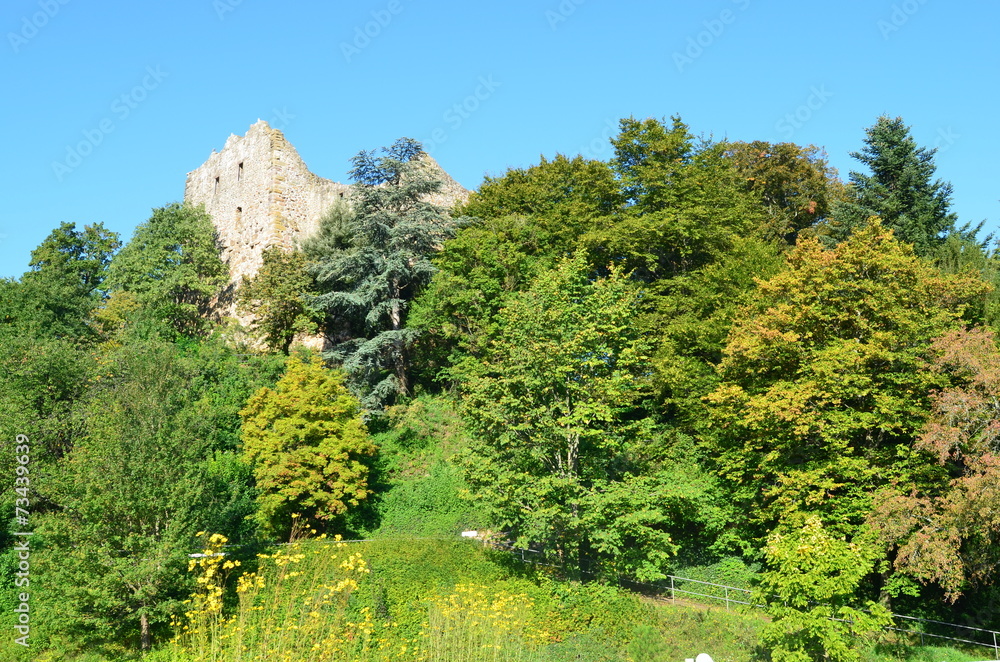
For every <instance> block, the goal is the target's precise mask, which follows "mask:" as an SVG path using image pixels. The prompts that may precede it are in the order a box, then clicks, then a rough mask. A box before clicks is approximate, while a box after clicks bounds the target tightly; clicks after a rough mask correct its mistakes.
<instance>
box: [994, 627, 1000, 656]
mask: <svg viewBox="0 0 1000 662" xmlns="http://www.w3.org/2000/svg"><path fill="white" fill-rule="evenodd" d="M993 657H995V658H996V659H998V660H1000V651H998V650H997V633H996V632H994V633H993Z"/></svg>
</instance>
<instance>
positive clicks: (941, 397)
mask: <svg viewBox="0 0 1000 662" xmlns="http://www.w3.org/2000/svg"><path fill="white" fill-rule="evenodd" d="M932 357H933V358H932V360H933V362H934V367H935V369H936V370H938V371H940V372H942V373H945V374H947V375H949V376H950V377H951V384H950V385H949V386H948V387H946V388H944V389H942V390H940V391H938V392H937V393H936V394H935V395H934V397H933V400H932V409H931V418H930V419H929V420H928V422H927V424H926V426H925V427H924V428H923V430H922V432H921V434H920V436H919V437H918V438H917V440H916V442H915V447H916V448H918V449H920V450H923V451H926V452H927V453H928V454H930V455H931V456H932V457H933V458H934V459H935V460H936V461H937V463H938V465H939V466H940V467H942V468H944V469H947V476H948V477H950V480H948V481H945V480H941V481H940V482H939V483H938V484H935V485H928V486H920V485H907V484H905V483H899V484H893V485H891V486H887V487H886V488H885V489H884V490H882V491H881V493H880V494H879V495H878V498H877V499H876V504H875V509H874V511H873V513H872V517H871V523H872V526H873V527H874V528H875V529H876V530H878V531H879V532H880V534H881V537H882V539H883V541H884V542H886V543H888V544H889V545H894V546H898V550H897V552H896V558H895V567H896V568H897V569H898V570H900V571H902V572H904V573H907V574H910V575H912V576H915V577H916V578H918V579H920V580H922V581H924V582H936V583H938V584H940V585H941V586H942V587H943V588H944V589H945V591H946V595H947V596H948V598H949V599H950V600H951V601H955V600H956V599H957V598H958V597H959V596H961V594H962V592H963V591H964V590H966V589H967V587H969V586H970V585H972V584H973V583H975V582H985V581H988V580H990V579H992V578H993V577H994V576H995V568H996V566H997V562H998V561H1000V558H998V555H997V551H996V550H997V545H998V542H1000V517H998V513H1000V489H998V486H1000V423H998V420H1000V411H998V404H997V403H998V400H997V397H998V395H1000V352H998V351H997V347H996V338H995V336H994V335H993V333H992V332H989V331H986V330H983V329H971V330H965V329H954V330H951V331H949V332H947V333H945V334H944V335H943V336H941V337H940V338H938V339H937V340H936V341H935V342H934V345H933V355H932Z"/></svg>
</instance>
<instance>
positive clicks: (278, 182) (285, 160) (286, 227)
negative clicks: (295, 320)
mask: <svg viewBox="0 0 1000 662" xmlns="http://www.w3.org/2000/svg"><path fill="white" fill-rule="evenodd" d="M426 163H427V167H429V168H433V169H435V170H437V171H438V175H439V177H440V178H441V179H442V181H443V182H444V186H443V187H442V190H441V191H440V192H439V193H438V194H435V195H433V196H430V197H429V200H430V201H431V202H433V203H435V204H438V205H442V206H444V207H451V206H453V205H454V204H455V203H456V202H457V201H460V200H461V201H465V200H467V199H468V196H469V192H468V191H467V190H465V189H464V188H462V186H461V185H460V184H458V182H456V181H455V180H454V179H452V178H451V177H450V176H449V175H448V173H446V172H444V170H443V169H441V167H440V166H439V165H438V164H437V163H436V162H435V161H434V160H433V159H432V158H430V157H429V156H427V157H426ZM349 194H350V186H348V185H346V184H339V183H337V182H333V181H330V180H329V179H323V178H322V177H318V176H316V175H314V174H313V173H312V172H310V171H309V169H308V168H307V167H306V164H305V163H304V162H303V161H302V158H301V157H300V156H299V153H298V152H297V151H296V150H295V148H294V147H293V146H292V145H291V143H289V142H288V140H287V139H286V138H285V136H284V135H283V134H282V133H281V131H278V130H277V129H272V128H271V127H270V126H269V125H268V124H267V122H264V121H258V122H257V123H256V124H254V125H252V126H251V127H250V129H249V130H248V131H247V133H246V135H245V136H237V135H231V136H229V139H228V140H227V141H226V144H225V146H224V147H223V148H222V151H221V152H216V151H214V150H213V152H212V154H211V155H210V156H209V157H208V160H207V161H205V163H204V164H203V165H202V166H201V167H199V168H198V169H197V170H193V171H191V172H189V173H188V176H187V183H186V185H185V188H184V200H185V202H188V203H191V204H196V205H197V204H203V205H205V210H206V211H207V212H208V214H209V215H210V216H211V217H212V221H213V222H214V224H215V228H216V231H217V232H218V236H219V242H220V244H221V245H222V259H223V261H224V262H225V263H226V264H227V265H228V266H229V274H230V284H229V287H228V288H227V289H226V291H224V292H223V294H222V295H221V296H220V297H219V301H218V308H219V312H220V313H222V314H223V315H226V316H230V317H236V318H237V319H240V321H241V322H243V323H247V322H248V321H250V318H248V317H241V316H239V315H237V314H236V309H235V301H234V299H233V294H234V292H235V289H236V287H238V286H239V283H240V282H241V281H242V279H243V278H251V277H253V275H254V274H256V273H257V271H258V270H259V269H260V266H261V264H262V263H263V255H264V250H265V249H267V248H270V247H271V246H282V247H284V248H286V249H291V248H293V247H294V246H295V244H296V242H298V241H300V240H302V239H304V238H305V237H308V236H309V235H311V234H313V233H315V232H316V230H317V229H318V227H319V221H320V219H321V218H322V217H323V215H324V214H325V213H326V212H327V211H328V210H329V209H330V207H331V206H333V204H334V203H335V202H336V201H337V200H338V199H340V198H346V197H347V196H348V195H349Z"/></svg>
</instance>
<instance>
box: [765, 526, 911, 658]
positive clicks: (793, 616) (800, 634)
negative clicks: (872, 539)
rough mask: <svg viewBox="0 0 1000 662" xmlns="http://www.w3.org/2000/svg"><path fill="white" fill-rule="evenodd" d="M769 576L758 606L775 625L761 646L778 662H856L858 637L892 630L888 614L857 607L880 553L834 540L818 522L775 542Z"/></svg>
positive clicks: (767, 550)
mask: <svg viewBox="0 0 1000 662" xmlns="http://www.w3.org/2000/svg"><path fill="white" fill-rule="evenodd" d="M764 553H765V556H766V559H767V562H768V563H769V564H770V565H771V566H772V569H771V570H769V571H768V572H765V573H764V575H763V577H762V578H761V582H760V586H759V587H758V589H757V592H756V593H755V597H754V599H755V601H757V602H758V603H761V604H764V605H766V608H767V611H768V613H769V614H770V616H771V619H772V620H771V622H770V623H768V624H767V625H765V626H764V630H763V632H762V634H761V640H762V642H763V644H764V646H765V647H766V648H767V649H768V650H769V651H770V653H771V659H772V660H774V662H819V661H820V660H832V661H834V662H856V661H857V660H859V659H860V658H861V656H860V653H859V651H858V642H857V640H856V638H857V637H871V636H872V635H874V634H876V633H879V632H880V631H881V630H882V628H884V627H886V626H888V625H891V624H892V618H891V616H890V614H889V612H888V611H887V610H886V608H885V607H884V606H882V605H880V604H876V603H874V602H871V601H869V602H867V603H866V604H865V605H864V608H858V607H855V606H852V603H853V601H854V592H855V590H856V589H857V588H858V585H859V583H860V582H861V580H862V579H863V578H864V577H865V575H866V574H868V573H869V572H871V570H872V566H873V563H874V560H875V558H876V556H877V554H878V550H877V549H874V548H872V547H870V546H866V545H864V544H863V543H860V542H850V543H848V542H845V541H844V540H838V539H837V538H834V537H833V536H831V535H830V534H829V533H828V532H827V531H826V530H825V529H824V528H823V524H822V522H821V521H820V518H819V517H817V516H810V517H807V518H806V520H805V524H804V525H803V526H802V527H801V528H800V529H797V530H794V531H791V532H788V533H775V534H773V535H771V536H770V538H769V539H768V542H767V546H766V547H765V549H764Z"/></svg>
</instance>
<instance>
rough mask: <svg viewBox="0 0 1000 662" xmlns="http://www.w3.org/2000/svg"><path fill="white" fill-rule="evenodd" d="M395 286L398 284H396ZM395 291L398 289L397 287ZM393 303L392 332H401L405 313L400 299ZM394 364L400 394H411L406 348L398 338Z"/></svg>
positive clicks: (391, 311)
mask: <svg viewBox="0 0 1000 662" xmlns="http://www.w3.org/2000/svg"><path fill="white" fill-rule="evenodd" d="M394 286H396V284H395V283H394ZM394 289H398V286H396V287H395V288H394ZM398 296H399V295H398V294H397V298H396V299H395V300H394V301H393V302H392V307H391V308H390V310H389V318H390V321H391V322H392V330H393V331H399V330H401V329H402V328H403V311H402V308H401V306H400V302H399V298H398ZM392 344H393V348H392V354H393V356H392V362H393V372H395V373H396V382H397V383H398V384H399V392H400V393H401V394H402V395H407V394H409V392H410V384H409V379H407V377H406V347H405V346H404V345H403V341H402V340H401V339H399V338H396V339H395V340H393V341H392Z"/></svg>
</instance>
